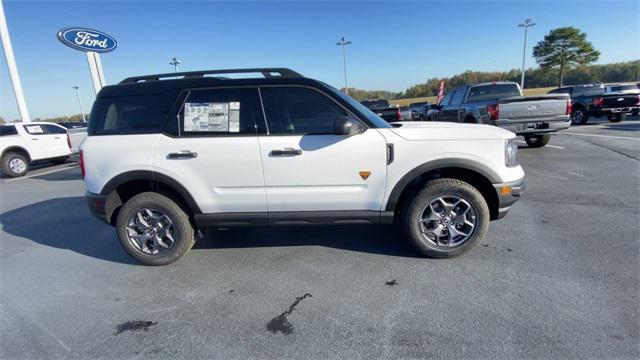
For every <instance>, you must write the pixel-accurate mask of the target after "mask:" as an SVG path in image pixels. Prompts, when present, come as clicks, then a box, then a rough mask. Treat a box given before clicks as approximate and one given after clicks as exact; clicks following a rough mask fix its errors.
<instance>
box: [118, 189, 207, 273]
mask: <svg viewBox="0 0 640 360" xmlns="http://www.w3.org/2000/svg"><path fill="white" fill-rule="evenodd" d="M116 229H117V232H118V238H119V239H120V243H121V244H122V246H123V247H124V249H125V250H126V251H127V253H129V255H131V256H132V257H133V258H134V259H136V260H138V261H140V262H141V263H143V264H145V265H167V264H170V263H172V262H174V261H176V260H178V259H179V258H180V257H182V256H183V255H184V254H186V253H187V252H188V251H189V250H190V249H191V247H192V246H193V244H194V242H195V231H194V229H193V226H192V225H191V221H190V220H189V216H188V215H187V213H186V212H185V211H184V210H183V209H182V208H181V207H180V206H179V205H178V204H177V203H176V202H175V201H173V200H171V199H170V198H168V197H167V196H164V195H162V194H159V193H154V192H145V193H141V194H138V195H136V196H134V197H132V198H131V199H129V201H127V202H126V203H125V204H124V205H123V206H122V208H121V209H120V212H119V213H118V219H117V220H116Z"/></svg>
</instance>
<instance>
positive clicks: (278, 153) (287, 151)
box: [271, 148, 302, 156]
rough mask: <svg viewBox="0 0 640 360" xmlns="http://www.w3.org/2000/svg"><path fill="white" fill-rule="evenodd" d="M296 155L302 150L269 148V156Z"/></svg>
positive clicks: (300, 153)
mask: <svg viewBox="0 0 640 360" xmlns="http://www.w3.org/2000/svg"><path fill="white" fill-rule="evenodd" d="M298 155H302V150H300V149H294V148H284V149H279V150H271V156H298Z"/></svg>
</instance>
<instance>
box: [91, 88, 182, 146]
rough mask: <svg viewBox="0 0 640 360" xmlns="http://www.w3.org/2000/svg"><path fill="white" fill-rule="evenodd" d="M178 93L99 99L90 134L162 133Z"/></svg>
mask: <svg viewBox="0 0 640 360" xmlns="http://www.w3.org/2000/svg"><path fill="white" fill-rule="evenodd" d="M176 96H177V91H168V92H163V93H160V94H151V95H136V96H117V97H107V98H98V99H97V100H96V101H95V103H94V104H93V108H92V110H91V118H90V119H89V127H88V129H87V132H88V134H89V135H125V134H153V133H159V132H161V131H162V128H163V127H164V124H165V122H166V119H167V117H168V115H169V113H170V112H171V108H172V106H173V104H174V102H175V100H176Z"/></svg>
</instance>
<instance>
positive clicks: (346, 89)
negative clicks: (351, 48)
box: [336, 36, 351, 95]
mask: <svg viewBox="0 0 640 360" xmlns="http://www.w3.org/2000/svg"><path fill="white" fill-rule="evenodd" d="M336 45H338V46H342V64H343V65H344V93H345V94H347V95H349V86H348V85H347V50H346V47H347V45H351V41H349V40H347V39H345V37H344V36H343V37H342V38H340V41H338V42H337V43H336Z"/></svg>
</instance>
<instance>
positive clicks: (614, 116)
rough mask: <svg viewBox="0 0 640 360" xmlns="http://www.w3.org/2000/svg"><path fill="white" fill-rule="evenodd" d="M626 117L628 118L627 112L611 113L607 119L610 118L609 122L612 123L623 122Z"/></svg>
mask: <svg viewBox="0 0 640 360" xmlns="http://www.w3.org/2000/svg"><path fill="white" fill-rule="evenodd" d="M625 118H626V114H611V115H609V116H607V119H608V120H609V122H612V123H617V122H621V121H623V120H624V119H625Z"/></svg>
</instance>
